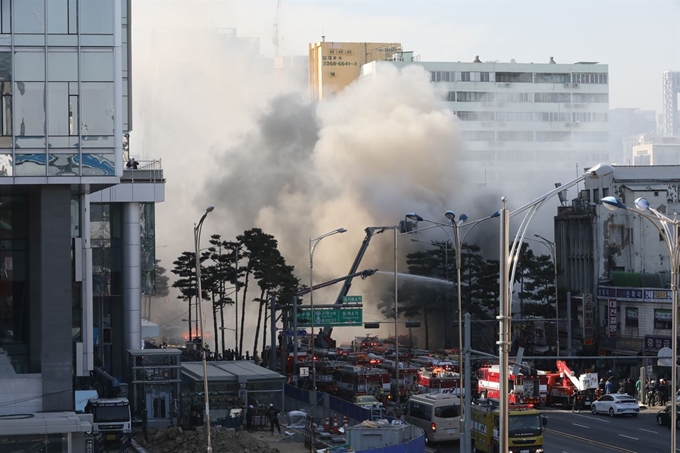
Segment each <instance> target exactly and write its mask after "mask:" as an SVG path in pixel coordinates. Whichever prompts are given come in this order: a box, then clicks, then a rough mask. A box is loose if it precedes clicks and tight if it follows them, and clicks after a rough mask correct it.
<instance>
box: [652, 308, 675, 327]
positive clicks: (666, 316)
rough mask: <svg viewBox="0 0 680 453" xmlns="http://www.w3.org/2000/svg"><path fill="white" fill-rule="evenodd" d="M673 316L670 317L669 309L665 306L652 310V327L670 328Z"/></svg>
mask: <svg viewBox="0 0 680 453" xmlns="http://www.w3.org/2000/svg"><path fill="white" fill-rule="evenodd" d="M672 321H673V318H671V311H670V310H668V309H665V308H659V309H655V310H654V328H655V329H668V330H670V328H671V325H672Z"/></svg>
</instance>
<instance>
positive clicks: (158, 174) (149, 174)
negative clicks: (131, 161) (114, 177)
mask: <svg viewBox="0 0 680 453" xmlns="http://www.w3.org/2000/svg"><path fill="white" fill-rule="evenodd" d="M137 162H138V163H139V166H138V167H137V169H131V168H124V169H123V177H122V178H120V182H121V183H128V182H131V183H135V182H140V183H164V182H165V178H164V177H163V166H162V164H161V160H160V159H157V160H139V161H137Z"/></svg>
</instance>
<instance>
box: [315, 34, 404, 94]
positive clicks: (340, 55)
mask: <svg viewBox="0 0 680 453" xmlns="http://www.w3.org/2000/svg"><path fill="white" fill-rule="evenodd" d="M401 51H402V50H401V44H400V43H387V42H327V41H322V42H318V43H314V44H310V45H309V95H310V98H311V99H312V100H314V101H321V100H323V98H324V96H328V95H332V94H335V93H337V92H339V91H341V90H342V89H343V88H345V87H346V86H347V85H349V84H350V83H352V82H353V81H354V80H356V79H357V78H359V74H360V71H361V65H363V64H366V63H370V62H372V61H377V60H392V58H393V56H394V54H399V53H401Z"/></svg>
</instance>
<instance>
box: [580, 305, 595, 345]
mask: <svg viewBox="0 0 680 453" xmlns="http://www.w3.org/2000/svg"><path fill="white" fill-rule="evenodd" d="M594 338H595V319H594V316H593V295H592V294H584V295H583V339H584V340H592V339H594ZM584 344H591V343H589V342H584Z"/></svg>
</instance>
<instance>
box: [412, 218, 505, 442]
mask: <svg viewBox="0 0 680 453" xmlns="http://www.w3.org/2000/svg"><path fill="white" fill-rule="evenodd" d="M444 216H445V217H446V218H447V219H449V220H450V221H451V227H452V228H453V233H454V238H452V237H451V235H450V234H449V232H448V231H446V230H445V229H444V228H442V229H443V230H444V233H446V235H447V236H448V237H449V239H450V240H451V243H452V244H453V248H454V250H455V252H456V287H457V296H458V367H459V370H458V373H459V376H460V379H461V380H462V379H463V375H465V376H466V378H465V385H466V386H468V387H469V386H470V385H471V383H470V382H469V381H470V379H469V378H467V373H464V372H463V370H465V369H466V368H465V365H464V364H463V298H462V289H461V281H462V279H461V274H460V268H461V267H462V255H463V250H462V249H463V242H464V241H465V238H466V237H467V235H468V233H469V232H470V231H471V230H472V228H474V227H475V226H476V225H478V224H480V223H482V222H484V221H485V220H489V219H493V218H495V217H498V216H500V211H496V212H494V213H493V214H491V215H490V216H487V217H484V218H481V219H478V220H474V221H472V222H469V223H465V225H464V226H466V227H469V228H468V229H467V231H465V234H463V236H462V237H461V234H460V230H461V228H462V227H463V224H464V222H465V221H467V219H468V216H467V215H465V214H461V215H460V218H459V219H458V221H456V214H454V212H453V211H446V212H445V213H444ZM406 218H408V219H411V220H415V221H416V222H428V223H432V224H434V225H437V226H440V227H443V226H444V225H446V224H444V223H440V222H435V221H433V220H426V219H423V218H422V217H421V216H419V215H418V214H416V213H413V212H412V213H410V214H406ZM468 368H469V367H468ZM463 388H464V387H463V386H462V385H461V393H460V394H461V396H463V398H464V399H465V403H464V405H463V410H462V411H461V420H463V423H465V421H464V420H465V419H464V416H465V414H467V413H468V412H469V411H470V408H471V404H472V401H471V399H470V398H471V392H470V389H469V388H468V389H467V391H466V392H465V393H464V394H463ZM463 431H464V433H465V434H464V437H463V444H462V448H461V450H463V451H467V448H468V446H469V445H470V444H471V438H470V430H469V429H464V430H463Z"/></svg>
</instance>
